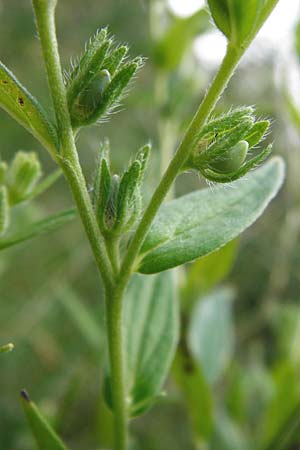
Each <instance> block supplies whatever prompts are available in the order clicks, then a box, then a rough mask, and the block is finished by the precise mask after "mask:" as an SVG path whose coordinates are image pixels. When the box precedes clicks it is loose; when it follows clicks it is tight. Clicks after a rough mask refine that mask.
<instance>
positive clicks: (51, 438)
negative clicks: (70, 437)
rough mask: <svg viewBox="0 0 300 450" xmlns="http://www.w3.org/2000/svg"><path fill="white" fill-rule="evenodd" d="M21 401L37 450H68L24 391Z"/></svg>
mask: <svg viewBox="0 0 300 450" xmlns="http://www.w3.org/2000/svg"><path fill="white" fill-rule="evenodd" d="M21 401H22V405H23V409H24V413H25V416H26V418H27V421H28V424H29V426H30V428H31V432H32V434H33V436H34V438H35V441H36V444H37V446H38V448H39V450H68V449H67V447H66V445H65V444H64V443H63V441H62V440H61V438H60V437H59V436H58V435H57V434H56V432H55V431H54V430H53V428H52V427H51V425H50V424H49V422H48V421H47V420H46V418H45V417H44V416H43V415H42V414H41V413H40V411H39V409H38V408H37V406H36V405H35V403H33V402H32V401H31V400H30V398H29V396H28V394H27V392H26V391H24V390H23V391H22V392H21Z"/></svg>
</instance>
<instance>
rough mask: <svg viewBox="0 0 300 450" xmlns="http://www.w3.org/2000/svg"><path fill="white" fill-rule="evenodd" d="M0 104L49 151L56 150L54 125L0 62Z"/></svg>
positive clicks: (54, 151)
mask: <svg viewBox="0 0 300 450" xmlns="http://www.w3.org/2000/svg"><path fill="white" fill-rule="evenodd" d="M0 106H1V107H2V108H3V109H5V110H6V111H7V112H8V113H9V114H10V115H11V116H12V117H13V118H14V119H16V120H17V121H18V122H19V123H20V124H21V125H23V127H24V128H26V129H27V130H28V131H30V133H32V134H33V135H34V136H35V137H36V138H37V139H38V140H39V141H40V142H41V143H42V144H43V145H44V146H45V148H47V149H48V150H49V151H50V153H52V154H53V155H54V154H55V153H56V152H57V145H58V138H57V133H56V130H55V127H54V125H53V124H52V122H51V121H50V120H49V118H48V116H47V114H46V112H45V111H44V109H43V108H42V106H41V105H40V104H39V103H38V101H37V100H36V99H35V98H34V97H33V96H32V95H31V94H30V93H29V92H28V91H27V90H26V89H25V87H24V86H22V84H21V83H20V82H19V81H18V80H17V79H16V77H15V76H14V75H13V74H12V72H10V70H8V69H7V67H5V66H4V64H2V63H1V62H0Z"/></svg>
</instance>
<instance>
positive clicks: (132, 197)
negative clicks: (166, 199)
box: [93, 140, 151, 237]
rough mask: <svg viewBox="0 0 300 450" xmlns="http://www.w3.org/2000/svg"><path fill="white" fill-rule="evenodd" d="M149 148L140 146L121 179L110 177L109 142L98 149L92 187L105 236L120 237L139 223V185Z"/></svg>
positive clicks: (98, 218) (100, 224)
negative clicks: (98, 153)
mask: <svg viewBox="0 0 300 450" xmlns="http://www.w3.org/2000/svg"><path fill="white" fill-rule="evenodd" d="M150 150H151V147H150V145H149V144H147V145H145V146H144V147H142V148H141V149H140V150H139V151H138V153H137V154H136V156H135V159H134V161H133V162H132V163H131V164H130V165H129V167H128V169H127V170H126V171H125V172H124V173H123V175H122V176H121V177H119V176H118V175H112V173H111V169H110V158H109V152H110V147H109V141H108V140H106V141H104V143H103V144H102V145H101V147H100V155H99V161H98V166H97V173H96V176H95V180H94V188H93V205H94V209H95V212H96V217H97V221H98V225H99V228H100V230H101V232H102V233H103V235H104V236H107V237H109V236H120V235H121V234H123V233H126V232H128V231H129V230H130V229H131V228H132V227H133V226H134V225H135V223H136V221H137V220H138V218H139V216H140V213H141V209H142V196H141V184H142V181H143V177H144V174H145V170H146V167H147V162H148V159H149V155H150Z"/></svg>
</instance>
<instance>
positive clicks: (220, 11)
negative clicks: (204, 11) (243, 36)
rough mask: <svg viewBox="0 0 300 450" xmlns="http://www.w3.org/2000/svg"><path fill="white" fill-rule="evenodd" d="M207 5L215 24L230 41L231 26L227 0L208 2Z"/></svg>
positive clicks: (208, 0) (211, 0)
mask: <svg viewBox="0 0 300 450" xmlns="http://www.w3.org/2000/svg"><path fill="white" fill-rule="evenodd" d="M207 3H208V6H209V10H210V12H211V15H212V18H213V20H214V22H215V24H216V25H217V27H218V28H219V30H220V31H222V33H224V34H225V36H226V37H227V38H228V39H229V38H230V34H231V26H230V15H229V10H228V2H227V0H207Z"/></svg>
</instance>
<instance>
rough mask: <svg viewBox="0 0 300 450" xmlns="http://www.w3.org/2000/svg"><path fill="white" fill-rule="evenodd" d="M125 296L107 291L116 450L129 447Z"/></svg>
mask: <svg viewBox="0 0 300 450" xmlns="http://www.w3.org/2000/svg"><path fill="white" fill-rule="evenodd" d="M123 296H124V291H123V290H121V291H118V290H117V289H116V290H115V291H113V292H112V293H110V292H107V291H106V309H107V337H108V348H109V359H110V373H111V390H112V403H113V411H114V439H115V449H116V450H126V449H127V446H128V411H127V401H126V383H125V365H124V349H123V301H122V300H123Z"/></svg>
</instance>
